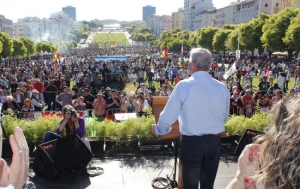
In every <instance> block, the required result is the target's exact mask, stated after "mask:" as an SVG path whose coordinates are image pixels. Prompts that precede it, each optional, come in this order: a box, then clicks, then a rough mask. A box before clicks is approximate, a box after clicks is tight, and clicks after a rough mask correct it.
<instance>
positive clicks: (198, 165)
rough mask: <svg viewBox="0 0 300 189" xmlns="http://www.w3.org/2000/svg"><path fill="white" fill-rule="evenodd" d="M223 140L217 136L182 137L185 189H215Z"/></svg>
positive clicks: (181, 153) (181, 152)
mask: <svg viewBox="0 0 300 189" xmlns="http://www.w3.org/2000/svg"><path fill="white" fill-rule="evenodd" d="M220 150H221V138H220V136H216V135H203V136H184V135H183V136H182V137H181V144H180V158H181V161H182V179H183V187H184V189H198V188H199V182H200V188H201V189H213V187H214V182H215V178H216V175H217V171H218V167H219V158H220Z"/></svg>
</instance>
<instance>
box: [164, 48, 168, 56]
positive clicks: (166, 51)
mask: <svg viewBox="0 0 300 189" xmlns="http://www.w3.org/2000/svg"><path fill="white" fill-rule="evenodd" d="M168 54H169V50H168V49H166V50H165V57H164V58H168V57H169V55H168Z"/></svg>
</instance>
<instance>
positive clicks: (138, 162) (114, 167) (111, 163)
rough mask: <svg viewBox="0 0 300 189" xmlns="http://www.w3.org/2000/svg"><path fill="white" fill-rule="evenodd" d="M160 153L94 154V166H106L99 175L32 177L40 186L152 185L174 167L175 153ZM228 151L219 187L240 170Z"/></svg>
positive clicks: (143, 188) (144, 188)
mask: <svg viewBox="0 0 300 189" xmlns="http://www.w3.org/2000/svg"><path fill="white" fill-rule="evenodd" d="M157 154H159V153H157ZM160 154H161V155H155V152H152V153H148V154H147V153H146V154H132V155H130V154H129V155H128V154H127V155H126V156H124V155H120V154H119V155H116V156H114V157H103V156H102V157H98V158H94V159H93V160H92V165H93V167H101V168H103V169H104V173H103V174H102V175H99V176H94V177H90V176H89V175H87V174H85V172H78V173H77V174H71V175H69V176H66V178H63V180H58V181H54V182H48V181H45V180H43V179H41V178H39V177H33V179H31V180H32V181H33V182H34V183H35V184H36V186H37V188H38V189H48V188H66V189H71V188H72V189H83V188H87V189H99V188H105V189H152V186H151V181H152V180H153V179H154V178H155V177H157V176H160V177H166V175H171V174H172V170H173V167H174V157H173V155H172V154H171V153H160ZM226 154H227V153H223V154H222V157H221V159H220V164H219V170H218V174H217V178H216V182H215V189H224V188H225V187H226V185H227V184H228V183H229V182H230V181H231V180H232V178H233V177H234V176H235V174H236V168H237V164H236V163H235V161H234V160H235V158H234V157H233V156H227V155H226ZM176 178H177V177H176Z"/></svg>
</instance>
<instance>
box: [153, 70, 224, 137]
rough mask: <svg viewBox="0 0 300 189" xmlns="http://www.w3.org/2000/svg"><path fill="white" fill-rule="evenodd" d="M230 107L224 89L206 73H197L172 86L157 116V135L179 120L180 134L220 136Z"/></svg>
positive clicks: (168, 130) (222, 85) (163, 133)
mask: <svg viewBox="0 0 300 189" xmlns="http://www.w3.org/2000/svg"><path fill="white" fill-rule="evenodd" d="M229 104H230V95H229V92H228V89H227V87H226V86H225V85H224V84H223V83H221V82H219V81H217V80H215V79H213V78H211V77H210V75H209V73H208V72H204V71H197V72H195V73H194V74H193V75H192V76H191V77H190V78H188V79H185V80H182V81H180V82H179V83H178V84H177V85H176V86H175V88H174V90H173V92H172V94H171V96H170V98H169V100H168V102H167V104H166V106H165V108H164V110H163V111H162V112H161V114H160V118H159V121H158V123H157V126H156V133H157V134H158V135H165V134H167V133H169V132H170V131H171V125H172V124H173V123H174V122H175V121H176V120H177V119H178V121H179V125H180V133H181V134H182V135H190V136H191V135H196V136H201V135H205V134H219V133H221V132H224V131H225V127H224V123H225V121H226V120H227V119H228V116H229V106H230V105H229Z"/></svg>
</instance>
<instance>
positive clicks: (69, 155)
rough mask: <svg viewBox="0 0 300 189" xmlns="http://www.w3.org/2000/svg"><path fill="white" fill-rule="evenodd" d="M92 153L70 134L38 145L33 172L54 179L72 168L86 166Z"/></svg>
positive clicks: (74, 135) (76, 137)
mask: <svg viewBox="0 0 300 189" xmlns="http://www.w3.org/2000/svg"><path fill="white" fill-rule="evenodd" d="M92 157H93V155H92V153H91V151H90V150H89V149H88V148H87V146H86V145H85V144H84V143H83V141H82V140H81V139H80V138H79V137H78V136H77V135H76V134H72V135H69V136H66V137H63V138H61V139H57V140H52V141H49V142H46V143H43V144H41V145H39V146H38V148H37V150H36V155H35V159H34V162H33V170H34V171H35V174H36V175H38V176H40V177H42V178H44V179H46V180H54V179H56V178H58V177H60V176H63V175H64V174H66V173H69V172H70V171H72V170H76V169H79V168H82V167H84V166H87V164H88V163H89V162H90V161H91V159H92Z"/></svg>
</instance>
